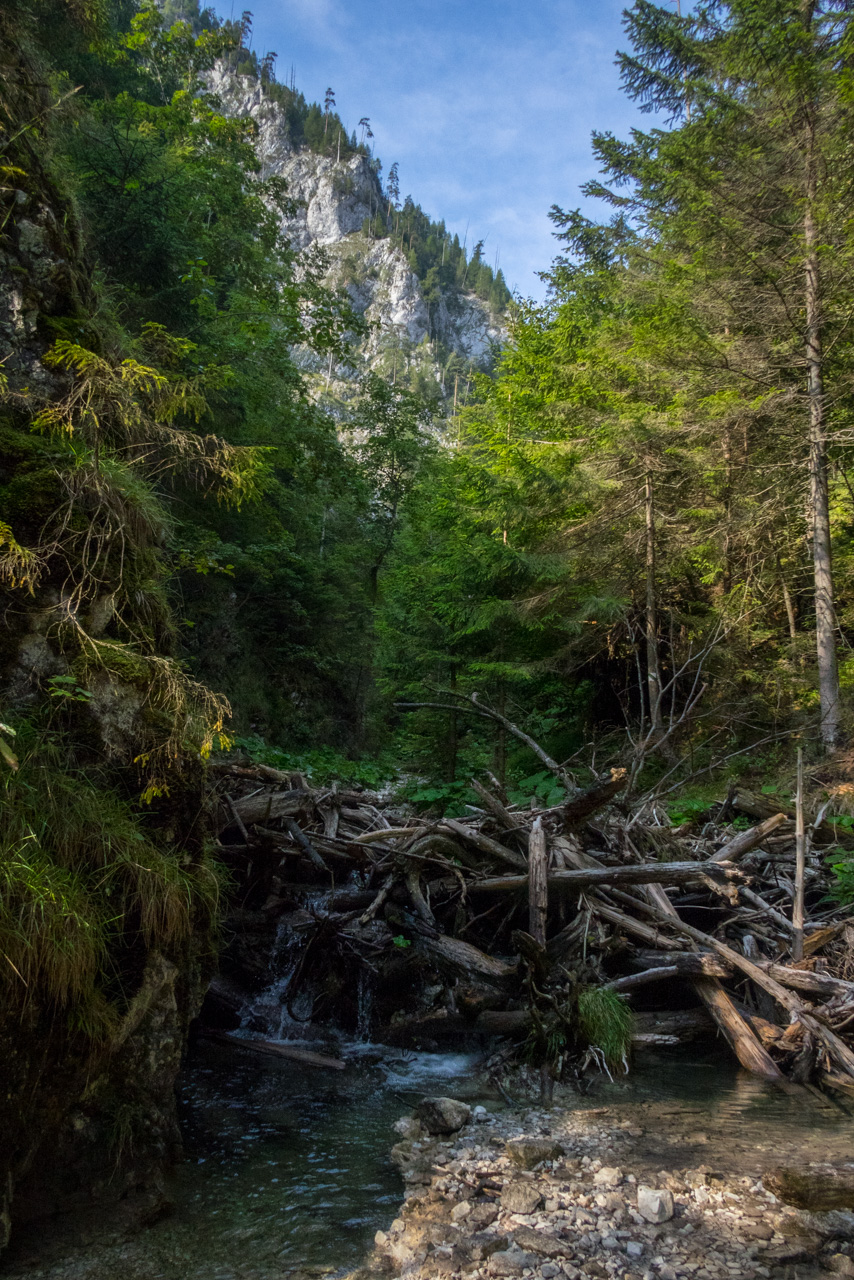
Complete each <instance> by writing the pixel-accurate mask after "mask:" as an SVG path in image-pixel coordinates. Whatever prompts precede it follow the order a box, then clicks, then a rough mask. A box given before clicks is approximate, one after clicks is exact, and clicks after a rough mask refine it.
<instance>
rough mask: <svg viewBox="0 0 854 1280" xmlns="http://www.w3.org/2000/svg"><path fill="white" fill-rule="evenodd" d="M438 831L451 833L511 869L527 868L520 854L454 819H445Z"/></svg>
mask: <svg viewBox="0 0 854 1280" xmlns="http://www.w3.org/2000/svg"><path fill="white" fill-rule="evenodd" d="M440 829H443V830H447V831H451V832H453V834H454V835H455V836H459V837H460V839H461V840H465V841H467V842H468V843H469V844H471V845H474V847H475V849H480V851H481V852H482V853H488V854H489V855H490V857H493V858H497V859H498V860H499V862H506V863H507V864H508V865H509V866H511V867H519V868H523V869H524V870H527V868H528V863H527V861H526V860H525V858H523V857H522V855H521V853H514V851H513V850H512V849H508V848H506V846H505V845H503V844H499V842H498V841H497V840H493V839H492V838H491V837H490V836H485V835H484V834H483V832H482V831H476V830H475V828H474V827H467V826H466V825H465V824H464V823H462V822H457V821H456V819H454V818H445V819H444V821H443V822H442V824H441V828H440Z"/></svg>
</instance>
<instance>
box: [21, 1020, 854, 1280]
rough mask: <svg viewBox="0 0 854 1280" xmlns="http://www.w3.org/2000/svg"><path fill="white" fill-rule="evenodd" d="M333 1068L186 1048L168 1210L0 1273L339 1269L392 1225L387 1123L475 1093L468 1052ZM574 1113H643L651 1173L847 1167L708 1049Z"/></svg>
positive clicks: (351, 1048) (236, 1275)
mask: <svg viewBox="0 0 854 1280" xmlns="http://www.w3.org/2000/svg"><path fill="white" fill-rule="evenodd" d="M341 1052H342V1054H343V1056H345V1057H346V1058H348V1060H349V1062H350V1065H349V1066H348V1068H347V1070H346V1071H342V1072H340V1073H338V1072H331V1071H323V1070H318V1069H316V1068H311V1067H306V1066H302V1065H299V1064H297V1063H294V1062H289V1061H284V1060H279V1059H275V1058H267V1057H262V1056H259V1055H254V1054H252V1053H250V1052H244V1051H242V1050H240V1049H234V1048H233V1047H231V1046H225V1045H220V1044H216V1043H213V1042H210V1041H200V1042H199V1043H198V1044H197V1045H196V1046H195V1047H194V1049H193V1052H192V1054H191V1057H190V1061H189V1063H188V1066H187V1069H186V1071H185V1073H184V1076H183V1079H182V1082H181V1091H180V1113H181V1120H182V1126H183V1129H184V1134H185V1142H186V1158H185V1160H184V1162H183V1163H182V1164H181V1165H180V1166H179V1167H178V1168H177V1170H176V1171H175V1172H174V1174H173V1175H172V1176H171V1177H170V1179H169V1182H168V1185H167V1186H166V1192H167V1194H168V1196H169V1198H170V1199H171V1200H172V1201H173V1203H174V1208H173V1210H172V1212H171V1213H169V1214H168V1215H167V1216H163V1217H161V1218H160V1219H159V1220H157V1221H154V1222H153V1224H151V1225H147V1226H142V1225H140V1224H139V1223H137V1224H135V1225H134V1226H132V1227H130V1226H129V1225H128V1222H127V1221H123V1222H119V1221H113V1220H112V1218H111V1214H110V1213H109V1212H102V1213H101V1214H100V1215H99V1217H98V1220H97V1221H95V1222H93V1221H91V1220H89V1221H78V1220H77V1219H76V1218H75V1217H74V1216H73V1215H69V1216H68V1217H67V1218H65V1219H60V1220H58V1221H57V1222H55V1223H51V1225H50V1227H49V1228H48V1229H45V1226H44V1224H40V1225H37V1226H36V1227H34V1228H31V1229H30V1230H29V1231H25V1232H22V1233H21V1234H20V1235H19V1236H18V1237H17V1239H16V1240H14V1241H13V1246H12V1248H11V1250H10V1252H9V1254H8V1256H7V1259H6V1261H5V1266H4V1267H3V1268H2V1274H3V1275H4V1276H7V1277H21V1280H23V1277H28V1278H30V1280H34V1278H35V1277H40V1278H44V1280H60V1278H62V1280H115V1278H116V1277H117V1276H120V1277H121V1280H282V1277H289V1276H294V1277H303V1276H304V1277H326V1276H330V1277H331V1276H336V1275H343V1274H346V1273H347V1272H348V1271H350V1270H352V1269H354V1268H355V1267H356V1266H358V1265H359V1264H360V1263H361V1262H363V1261H364V1259H365V1257H366V1255H367V1254H368V1253H369V1251H370V1246H371V1243H372V1240H373V1236H374V1233H375V1232H376V1231H377V1230H378V1229H381V1228H385V1227H387V1226H388V1224H389V1222H390V1220H391V1219H392V1218H394V1217H395V1216H396V1213H397V1208H398V1205H399V1204H400V1201H401V1198H402V1190H403V1187H402V1182H401V1180H400V1177H399V1175H398V1173H397V1171H396V1170H395V1169H394V1167H393V1166H392V1165H391V1163H390V1161H389V1157H388V1152H389V1148H390V1147H391V1145H392V1143H393V1142H394V1141H395V1134H394V1131H393V1124H394V1121H395V1120H396V1119H397V1118H398V1117H399V1116H400V1115H402V1114H403V1113H404V1112H406V1111H407V1110H408V1109H409V1108H410V1107H411V1106H412V1105H413V1104H414V1103H415V1102H416V1101H417V1100H418V1098H419V1097H420V1096H422V1095H423V1094H426V1093H450V1094H453V1095H455V1096H458V1097H466V1098H468V1099H469V1100H470V1101H475V1100H481V1101H483V1102H484V1103H485V1105H487V1106H488V1107H490V1108H491V1109H495V1110H498V1109H500V1108H501V1106H502V1104H501V1103H499V1102H497V1101H496V1100H495V1099H494V1098H492V1099H490V1098H489V1097H488V1096H483V1090H482V1089H481V1087H480V1086H479V1085H478V1083H477V1078H476V1070H475V1069H476V1064H477V1061H478V1059H477V1056H476V1055H471V1054H426V1053H422V1054H410V1053H403V1054H401V1052H400V1051H398V1050H394V1049H389V1048H382V1047H378V1046H371V1045H367V1044H363V1043H355V1042H354V1043H350V1044H346V1043H344V1044H342V1045H341ZM573 1105H574V1106H576V1107H579V1108H582V1109H596V1108H603V1107H605V1108H608V1109H609V1110H610V1111H612V1112H615V1111H616V1112H621V1111H622V1112H624V1113H625V1115H626V1116H631V1117H633V1118H635V1119H636V1118H637V1116H638V1115H639V1114H640V1115H644V1114H645V1115H646V1117H647V1124H648V1128H647V1133H648V1135H649V1159H650V1160H651V1161H652V1162H653V1165H655V1166H656V1167H659V1168H660V1167H668V1166H670V1167H675V1166H676V1165H685V1164H686V1163H690V1162H695V1163H696V1162H699V1161H703V1160H706V1161H709V1162H719V1161H722V1160H723V1161H726V1162H728V1163H729V1164H730V1165H732V1166H734V1167H735V1166H740V1167H742V1168H744V1169H749V1168H751V1167H755V1168H758V1167H760V1166H764V1167H768V1166H769V1165H770V1164H774V1163H776V1162H777V1160H778V1159H779V1158H783V1157H786V1156H792V1155H794V1156H797V1155H798V1153H799V1152H800V1153H803V1152H805V1151H807V1150H809V1149H811V1150H812V1152H813V1156H812V1158H815V1150H816V1146H817V1145H818V1149H819V1151H820V1153H821V1154H822V1155H824V1154H825V1153H826V1156H825V1158H828V1159H832V1158H834V1157H841V1158H843V1159H844V1158H846V1156H847V1155H848V1154H849V1153H850V1151H851V1148H852V1139H854V1119H852V1117H851V1115H850V1114H848V1112H847V1111H845V1112H843V1111H840V1110H838V1109H835V1108H833V1107H831V1106H827V1107H822V1106H820V1105H818V1104H817V1105H816V1107H815V1108H813V1107H810V1106H809V1105H806V1106H805V1105H804V1102H803V1099H801V1098H793V1097H790V1096H787V1095H786V1094H784V1093H781V1092H780V1091H778V1090H775V1089H772V1088H770V1087H768V1086H766V1085H763V1084H762V1083H761V1082H760V1081H758V1080H755V1079H754V1078H752V1077H749V1076H747V1075H746V1074H745V1073H743V1072H740V1071H739V1070H738V1069H737V1068H734V1067H733V1066H732V1065H731V1063H730V1061H729V1060H728V1058H725V1057H723V1056H722V1055H721V1054H720V1053H718V1052H715V1051H714V1049H711V1050H709V1051H708V1052H704V1051H698V1050H696V1049H695V1050H694V1051H692V1052H688V1051H687V1050H682V1051H668V1052H667V1053H660V1054H658V1053H657V1054H654V1055H653V1054H646V1055H644V1056H643V1057H642V1058H641V1059H640V1061H639V1063H638V1065H637V1067H636V1069H635V1070H634V1071H633V1072H632V1074H631V1075H630V1076H628V1077H624V1078H621V1079H618V1080H616V1081H614V1082H609V1081H608V1080H607V1078H604V1077H602V1078H600V1079H599V1080H598V1081H597V1082H596V1083H595V1084H594V1086H593V1088H592V1089H591V1091H590V1092H589V1093H588V1094H586V1095H584V1096H579V1097H578V1098H577V1101H574V1104H573Z"/></svg>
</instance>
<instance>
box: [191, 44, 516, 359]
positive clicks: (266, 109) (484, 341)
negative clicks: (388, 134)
mask: <svg viewBox="0 0 854 1280" xmlns="http://www.w3.org/2000/svg"><path fill="white" fill-rule="evenodd" d="M209 87H210V89H211V90H212V91H213V92H214V93H215V94H217V96H218V97H219V98H220V99H221V101H222V103H223V106H224V108H225V110H226V111H227V112H228V113H229V114H231V115H236V116H250V117H251V118H252V119H253V120H255V122H256V123H257V125H258V130H259V146H258V151H259V156H260V159H261V163H262V166H263V168H262V173H263V176H264V177H269V176H271V175H273V174H275V175H277V176H279V177H282V178H284V179H285V180H286V182H287V184H288V190H289V193H290V195H291V196H292V197H293V198H294V200H295V201H296V202H297V211H296V214H295V216H294V217H292V218H290V219H288V220H287V221H286V222H285V223H284V225H283V230H284V231H285V233H286V234H287V236H288V237H289V239H290V240H291V242H292V243H293V244H294V246H295V247H296V248H298V249H301V250H306V249H310V248H311V247H313V246H315V245H317V246H320V247H321V248H322V249H323V250H324V251H325V253H326V255H327V258H328V261H329V282H330V283H331V284H339V285H343V287H345V288H346V289H347V291H348V293H349V295H350V298H351V299H352V302H353V305H354V307H355V309H356V310H357V311H358V312H359V313H360V314H362V315H364V317H365V318H366V319H367V320H368V321H369V322H370V324H371V326H372V327H371V333H370V336H369V337H368V339H367V340H366V342H365V344H364V347H363V355H364V357H365V359H366V360H367V362H368V363H369V364H370V365H371V366H376V365H377V364H378V363H380V362H382V360H383V358H384V357H385V356H387V355H388V353H389V352H390V351H392V350H395V351H396V352H397V353H399V354H400V355H401V356H402V358H403V359H404V360H405V361H406V362H407V363H410V364H416V365H418V366H419V367H421V368H422V369H425V371H426V369H427V368H429V369H431V370H432V372H433V375H434V376H435V378H436V380H437V381H438V382H440V383H441V381H442V372H441V363H440V351H441V348H443V347H444V348H445V349H446V351H449V352H455V353H456V354H457V355H459V356H461V357H462V358H463V359H464V360H465V361H466V362H468V363H471V364H473V365H474V366H483V365H485V364H487V363H488V362H489V360H490V357H491V353H492V351H493V349H494V348H495V346H496V345H500V344H501V343H502V342H503V341H505V339H506V328H505V326H504V323H503V320H502V317H501V316H498V315H495V314H493V313H492V312H491V310H490V308H489V306H488V305H487V304H486V303H485V302H483V301H482V300H481V299H480V298H478V297H476V296H475V295H474V294H472V293H463V294H455V295H453V296H450V295H449V296H443V297H442V298H441V299H440V301H439V302H438V303H435V302H434V303H433V307H432V311H431V309H430V307H428V304H427V302H426V301H425V298H424V294H423V292H422V289H421V283H420V281H419V279H418V276H417V275H416V274H415V272H414V271H412V269H411V267H410V265H409V261H408V259H407V257H406V254H405V253H403V252H402V251H401V250H400V249H399V248H398V247H397V246H396V245H394V244H392V243H391V241H390V240H388V239H380V240H377V239H374V238H372V237H370V236H368V235H365V234H363V232H362V226H363V223H364V222H365V219H369V218H371V217H372V216H373V215H374V214H376V212H377V210H378V209H380V208H381V207H382V204H383V201H384V199H385V197H384V195H383V191H382V188H381V185H380V181H379V178H378V177H377V174H376V172H375V170H374V168H373V166H372V165H371V162H370V161H369V160H368V158H367V157H366V156H363V155H354V156H351V157H350V158H349V159H347V160H342V161H340V162H338V161H336V160H335V159H334V158H333V157H329V156H322V155H318V154H316V153H315V152H313V151H309V150H304V149H302V150H298V149H295V148H294V147H293V146H292V145H291V142H290V140H289V137H288V131H287V123H286V120H285V118H284V115H283V113H282V112H281V111H280V109H279V107H278V106H277V105H276V103H275V102H272V101H271V100H270V99H269V98H267V97H265V95H264V91H263V87H262V86H261V85H260V84H259V83H258V82H257V81H255V80H253V79H251V78H249V77H246V76H236V75H234V74H233V73H232V72H231V71H228V70H227V69H224V68H220V69H217V70H216V71H214V72H213V73H212V74H211V76H210V77H209Z"/></svg>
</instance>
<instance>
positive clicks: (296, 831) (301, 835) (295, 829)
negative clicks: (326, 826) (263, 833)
mask: <svg viewBox="0 0 854 1280" xmlns="http://www.w3.org/2000/svg"><path fill="white" fill-rule="evenodd" d="M284 825H285V827H286V829H287V830H288V832H289V833H290V834H291V835H292V836H293V838H294V841H295V842H296V843H297V844H298V845H299V847H300V848H301V849H302V851H303V853H304V854H305V856H306V857H307V858H309V859H310V860H311V862H313V863H314V865H315V866H316V867H317V869H318V871H325V872H326V874H327V875H329V868H328V867H327V865H326V863H325V862H324V861H323V859H322V858H321V856H320V854H319V853H318V852H317V850H316V849H315V847H314V845H313V844H312V843H311V841H310V840H309V838H308V836H307V835H306V834H305V832H304V831H303V829H302V828H301V827H300V826H299V824H298V823H297V822H296V821H295V820H294V819H293V818H291V817H287V818H285V820H284Z"/></svg>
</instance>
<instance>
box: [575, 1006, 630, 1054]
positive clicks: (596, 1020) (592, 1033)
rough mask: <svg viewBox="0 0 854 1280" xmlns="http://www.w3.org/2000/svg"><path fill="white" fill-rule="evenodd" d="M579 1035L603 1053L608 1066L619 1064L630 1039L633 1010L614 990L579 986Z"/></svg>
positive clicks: (627, 1049)
mask: <svg viewBox="0 0 854 1280" xmlns="http://www.w3.org/2000/svg"><path fill="white" fill-rule="evenodd" d="M578 1029H579V1032H580V1035H581V1038H582V1039H584V1040H586V1042H587V1043H588V1044H589V1045H590V1046H592V1047H593V1048H595V1049H599V1050H600V1051H601V1052H602V1054H603V1055H604V1058H605V1061H606V1062H607V1064H608V1066H609V1067H619V1066H620V1065H621V1064H622V1063H623V1062H624V1061H625V1060H626V1059H627V1057H628V1053H629V1049H630V1047H631V1043H632V1013H631V1010H630V1009H629V1007H628V1005H627V1004H626V1002H625V1001H624V1000H621V999H620V997H619V995H618V994H617V993H616V992H615V991H605V990H604V989H603V988H602V987H582V988H581V990H580V991H579V993H578Z"/></svg>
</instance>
